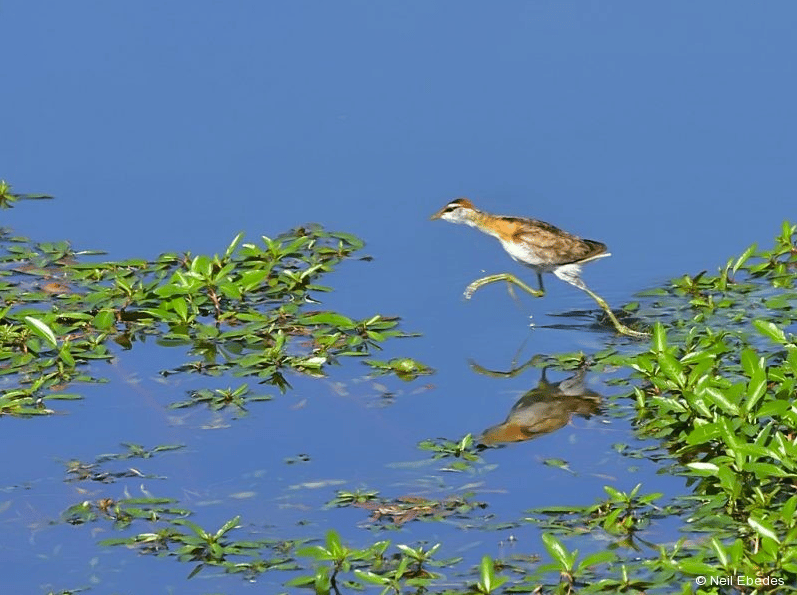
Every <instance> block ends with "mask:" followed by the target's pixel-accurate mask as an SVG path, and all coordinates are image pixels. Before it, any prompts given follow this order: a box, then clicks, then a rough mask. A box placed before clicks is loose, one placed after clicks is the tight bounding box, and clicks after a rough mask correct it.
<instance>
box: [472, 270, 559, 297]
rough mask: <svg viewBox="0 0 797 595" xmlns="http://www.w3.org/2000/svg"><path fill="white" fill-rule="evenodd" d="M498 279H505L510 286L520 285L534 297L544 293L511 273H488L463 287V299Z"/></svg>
mask: <svg viewBox="0 0 797 595" xmlns="http://www.w3.org/2000/svg"><path fill="white" fill-rule="evenodd" d="M499 281H506V282H507V284H509V286H510V288H511V286H512V285H517V286H518V287H520V289H522V290H523V291H525V292H527V293H530V294H531V295H533V296H534V297H542V296H544V295H545V292H544V291H543V290H541V289H532V288H531V287H529V286H528V285H526V284H525V283H523V281H521V280H520V279H518V278H517V277H515V276H514V275H512V274H509V273H501V274H498V275H488V276H486V277H482V278H481V279H476V280H475V281H473V282H472V283H471V284H470V285H468V286H467V287H466V288H465V293H464V296H465V299H466V300H469V299H470V298H471V297H473V294H474V293H476V290H478V289H481V288H482V287H484V286H485V285H489V284H490V283H497V282H499Z"/></svg>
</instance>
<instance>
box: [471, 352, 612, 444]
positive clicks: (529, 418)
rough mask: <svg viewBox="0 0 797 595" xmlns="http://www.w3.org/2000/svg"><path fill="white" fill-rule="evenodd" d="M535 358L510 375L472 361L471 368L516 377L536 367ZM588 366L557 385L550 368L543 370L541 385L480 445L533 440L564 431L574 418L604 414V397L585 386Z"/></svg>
mask: <svg viewBox="0 0 797 595" xmlns="http://www.w3.org/2000/svg"><path fill="white" fill-rule="evenodd" d="M535 359H536V358H534V359H532V360H530V361H529V362H528V363H527V364H524V365H523V366H522V367H520V368H517V369H515V370H512V371H510V372H496V371H493V370H487V369H486V368H483V367H481V366H479V365H478V364H476V363H474V362H471V368H473V369H474V370H475V371H476V372H479V373H480V374H487V375H489V376H503V377H507V376H515V375H517V374H518V373H520V372H521V371H523V370H524V369H526V368H527V367H529V366H531V365H533V363H532V362H534V360H535ZM587 367H588V366H587V363H586V362H583V363H582V365H581V366H580V367H579V368H578V369H577V370H576V372H575V374H573V375H572V376H570V377H568V378H565V379H564V380H561V381H560V382H556V383H550V382H548V379H547V378H546V370H547V368H543V369H542V375H541V376H540V381H539V383H538V384H537V386H535V387H534V388H532V389H531V390H529V391H528V392H527V393H525V394H524V395H523V396H522V397H521V398H520V400H518V402H517V403H515V404H514V405H513V407H512V409H511V410H510V412H509V415H508V416H507V418H506V420H505V421H504V422H503V423H500V424H498V425H495V426H493V427H491V428H488V429H486V430H485V431H484V433H483V434H482V435H481V436H480V437H479V442H480V443H481V444H484V445H487V446H491V445H495V444H502V443H507V442H522V441H524V440H532V439H534V438H537V437H538V436H542V435H543V434H550V433H551V432H555V431H556V430H558V429H560V428H563V427H564V426H565V425H567V423H568V422H569V421H570V418H571V417H572V416H573V415H579V416H581V417H583V418H585V419H589V418H590V417H591V416H592V415H595V414H597V413H600V405H601V397H600V395H599V394H598V393H596V392H595V391H593V390H590V389H588V388H587V387H586V386H585V385H584V377H585V375H586V371H587Z"/></svg>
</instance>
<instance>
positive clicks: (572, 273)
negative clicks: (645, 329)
mask: <svg viewBox="0 0 797 595" xmlns="http://www.w3.org/2000/svg"><path fill="white" fill-rule="evenodd" d="M580 272H581V267H579V266H578V265H565V266H561V267H559V268H558V269H556V270H554V272H553V274H554V275H556V276H557V277H559V278H560V279H561V280H562V281H566V282H567V283H570V285H574V286H575V287H578V288H579V289H580V290H581V291H583V292H584V293H586V294H587V295H588V296H589V297H591V298H592V299H593V300H595V301H596V302H598V305H599V306H600V307H601V308H603V311H604V312H606V315H607V316H608V317H609V319H610V320H611V321H612V324H613V325H614V328H615V329H616V330H617V332H618V333H620V334H623V335H627V336H629V337H647V336H648V334H647V333H640V332H639V331H635V330H632V329H630V328H628V327H627V326H625V325H624V324H623V323H622V322H620V321H619V320H617V317H616V316H615V315H614V312H612V309H611V308H610V307H609V304H607V303H606V300H604V299H603V298H602V297H601V296H599V295H598V294H597V293H595V292H594V291H592V290H590V288H589V287H587V285H586V284H585V283H584V281H582V280H581V277H580V276H579V273H580Z"/></svg>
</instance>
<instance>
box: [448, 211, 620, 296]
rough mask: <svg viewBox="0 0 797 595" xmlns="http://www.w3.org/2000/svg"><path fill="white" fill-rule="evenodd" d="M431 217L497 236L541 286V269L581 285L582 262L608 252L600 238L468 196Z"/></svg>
mask: <svg viewBox="0 0 797 595" xmlns="http://www.w3.org/2000/svg"><path fill="white" fill-rule="evenodd" d="M432 219H443V220H444V221H450V222H452V223H462V224H465V225H470V226H471V227H475V228H476V229H478V230H479V231H483V232H484V233H486V234H489V235H491V236H493V237H494V238H496V239H498V241H499V242H501V245H502V246H503V248H504V250H506V251H507V253H508V254H509V256H511V257H512V258H513V259H514V260H516V261H517V262H520V263H521V264H524V265H526V266H528V267H531V268H532V269H534V271H535V272H536V273H537V278H538V281H539V283H540V289H542V273H553V274H554V275H556V276H557V277H559V278H560V279H562V280H563V281H567V282H568V283H571V284H573V285H575V286H576V287H579V288H582V286H583V282H582V281H581V278H580V274H581V265H582V264H584V263H587V262H590V261H592V260H595V259H597V258H603V257H605V256H611V255H610V253H609V252H607V251H606V245H605V244H602V243H601V242H596V241H595V240H585V239H582V238H580V237H578V236H575V235H573V234H571V233H568V232H566V231H564V230H562V229H559V228H558V227H556V226H555V225H551V224H550V223H546V222H545V221H539V220H537V219H528V218H526V217H509V216H506V215H492V214H490V213H486V212H484V211H480V210H479V209H477V208H476V207H475V206H473V203H472V202H471V201H470V200H468V199H467V198H457V199H456V200H453V201H451V202H450V203H448V204H447V205H446V206H444V207H443V208H442V209H440V210H439V211H438V212H437V213H435V214H434V215H432Z"/></svg>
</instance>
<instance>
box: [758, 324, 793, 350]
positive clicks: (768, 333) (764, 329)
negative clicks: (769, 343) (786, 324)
mask: <svg viewBox="0 0 797 595" xmlns="http://www.w3.org/2000/svg"><path fill="white" fill-rule="evenodd" d="M753 326H754V327H755V328H756V330H757V331H758V332H759V333H761V334H762V335H764V336H765V337H769V338H770V339H772V340H773V341H775V342H776V343H780V344H781V345H785V344H786V343H787V341H786V334H785V333H784V332H783V329H781V328H780V327H779V326H778V325H776V324H775V323H774V322H770V321H769V320H754V321H753Z"/></svg>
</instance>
